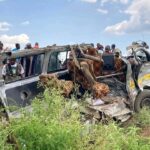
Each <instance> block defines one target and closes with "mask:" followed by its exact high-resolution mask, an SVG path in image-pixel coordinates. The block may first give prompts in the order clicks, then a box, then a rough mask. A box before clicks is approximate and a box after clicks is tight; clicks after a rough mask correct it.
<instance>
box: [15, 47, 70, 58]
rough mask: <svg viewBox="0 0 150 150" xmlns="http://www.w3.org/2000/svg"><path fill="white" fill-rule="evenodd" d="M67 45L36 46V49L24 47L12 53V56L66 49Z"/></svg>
mask: <svg viewBox="0 0 150 150" xmlns="http://www.w3.org/2000/svg"><path fill="white" fill-rule="evenodd" d="M67 48H68V46H67V45H66V46H48V47H45V48H38V49H24V50H19V51H16V52H13V53H12V57H22V56H29V55H36V54H42V53H45V52H48V51H55V50H57V51H62V50H67Z"/></svg>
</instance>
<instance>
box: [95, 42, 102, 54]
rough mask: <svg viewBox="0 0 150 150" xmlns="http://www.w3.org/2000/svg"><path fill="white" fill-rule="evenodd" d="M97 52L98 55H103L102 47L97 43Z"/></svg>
mask: <svg viewBox="0 0 150 150" xmlns="http://www.w3.org/2000/svg"><path fill="white" fill-rule="evenodd" d="M96 49H97V52H98V53H99V54H103V52H104V47H103V45H101V44H100V43H97V48H96Z"/></svg>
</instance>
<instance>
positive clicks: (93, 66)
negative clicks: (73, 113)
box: [40, 45, 132, 122]
mask: <svg viewBox="0 0 150 150" xmlns="http://www.w3.org/2000/svg"><path fill="white" fill-rule="evenodd" d="M70 49H71V52H70V55H69V60H68V62H67V68H68V70H69V74H70V76H71V80H70V81H65V80H59V79H58V78H57V77H56V76H55V75H52V74H48V75H41V76H40V80H41V81H42V83H43V84H44V85H46V84H47V86H51V85H48V83H49V81H53V85H55V87H56V86H57V87H59V88H61V89H62V91H63V95H64V96H67V97H68V96H69V95H70V93H72V92H73V89H74V86H75V84H78V85H79V86H80V89H82V90H81V91H82V94H83V91H85V90H86V91H89V92H90V93H91V97H90V98H86V100H85V101H86V102H87V105H86V106H84V107H81V112H82V113H83V114H86V116H88V118H90V119H92V120H93V119H94V120H97V121H107V119H110V118H111V119H114V120H117V121H121V122H124V121H126V120H128V119H129V118H130V116H131V114H132V111H131V110H130V109H129V108H128V105H129V102H128V95H127V91H126V86H125V84H124V83H123V82H125V74H124V73H123V71H124V69H126V68H125V66H124V65H125V64H124V62H123V61H122V59H120V58H119V56H118V55H115V56H113V57H115V58H114V60H115V61H114V62H115V63H114V71H113V72H112V71H111V72H109V71H108V70H107V71H104V61H103V58H102V56H101V55H100V54H98V53H97V51H96V49H95V48H92V47H90V46H78V45H77V46H71V47H70ZM105 67H106V68H109V66H105Z"/></svg>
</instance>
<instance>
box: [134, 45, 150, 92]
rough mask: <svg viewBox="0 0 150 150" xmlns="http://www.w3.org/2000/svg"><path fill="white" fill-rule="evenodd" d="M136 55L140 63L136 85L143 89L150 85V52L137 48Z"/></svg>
mask: <svg viewBox="0 0 150 150" xmlns="http://www.w3.org/2000/svg"><path fill="white" fill-rule="evenodd" d="M136 57H137V58H138V59H139V61H140V63H141V67H140V69H139V73H138V86H139V88H140V89H141V90H143V89H144V88H146V87H150V54H149V53H148V51H147V50H145V49H142V48H141V49H140V48H139V49H138V50H137V51H136Z"/></svg>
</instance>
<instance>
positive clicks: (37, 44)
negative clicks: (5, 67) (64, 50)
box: [0, 41, 39, 52]
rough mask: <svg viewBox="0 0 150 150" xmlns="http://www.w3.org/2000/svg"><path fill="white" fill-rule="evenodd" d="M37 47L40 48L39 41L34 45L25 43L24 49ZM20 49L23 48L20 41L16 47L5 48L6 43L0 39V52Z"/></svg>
mask: <svg viewBox="0 0 150 150" xmlns="http://www.w3.org/2000/svg"><path fill="white" fill-rule="evenodd" d="M37 48H39V43H38V42H36V43H35V44H34V46H33V47H32V45H31V43H27V44H26V45H25V48H24V49H37ZM20 49H21V46H20V44H19V43H16V44H15V48H13V49H11V48H4V44H3V43H2V42H1V41H0V52H3V51H7V50H11V51H12V52H15V51H18V50H20Z"/></svg>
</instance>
